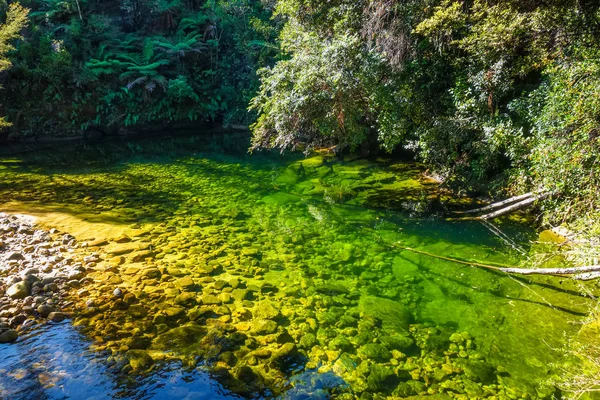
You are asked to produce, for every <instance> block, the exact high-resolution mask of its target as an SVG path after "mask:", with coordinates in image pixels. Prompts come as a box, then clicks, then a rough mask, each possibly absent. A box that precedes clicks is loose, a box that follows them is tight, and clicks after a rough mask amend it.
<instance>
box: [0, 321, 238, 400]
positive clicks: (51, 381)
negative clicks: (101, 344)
mask: <svg viewBox="0 0 600 400" xmlns="http://www.w3.org/2000/svg"><path fill="white" fill-rule="evenodd" d="M89 344H90V342H89V340H88V339H86V338H85V337H84V336H83V335H81V334H80V333H79V332H78V331H77V329H76V328H74V327H73V326H72V325H71V324H70V323H69V322H68V321H65V322H63V323H61V324H52V325H38V326H36V327H34V328H33V329H31V330H30V331H28V332H27V333H24V334H22V335H21V336H20V339H19V341H17V342H16V343H14V344H8V345H0V398H2V399H11V400H20V399H23V400H25V399H27V400H29V399H38V400H41V399H44V400H45V399H48V400H49V399H90V400H99V399H110V398H118V399H161V400H162V399H188V400H193V399H225V398H227V399H231V398H237V396H234V395H232V394H228V393H227V392H226V391H225V390H224V389H223V388H222V387H221V386H220V385H219V384H218V383H217V382H215V381H214V380H213V379H212V378H211V377H210V376H209V375H208V373H206V372H203V371H199V370H193V371H185V370H182V369H181V368H180V366H179V365H177V364H171V365H167V366H164V368H162V369H160V370H157V371H155V373H154V374H152V375H149V376H146V377H138V378H137V379H136V380H135V381H132V382H127V381H123V380H122V377H119V375H118V374H117V372H116V371H114V370H111V368H110V367H109V366H108V365H107V363H106V357H102V354H98V353H95V352H92V351H90V350H89V349H88V346H89Z"/></svg>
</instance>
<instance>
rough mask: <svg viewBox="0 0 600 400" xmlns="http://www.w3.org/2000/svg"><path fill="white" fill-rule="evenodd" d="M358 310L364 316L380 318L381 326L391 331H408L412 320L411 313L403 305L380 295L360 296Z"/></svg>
mask: <svg viewBox="0 0 600 400" xmlns="http://www.w3.org/2000/svg"><path fill="white" fill-rule="evenodd" d="M359 310H360V312H361V313H362V314H363V315H365V316H371V317H375V318H377V319H378V320H380V321H381V327H382V328H383V329H386V330H388V331H391V332H408V327H409V325H410V322H411V321H412V315H411V313H410V312H409V311H408V310H406V309H405V306H404V305H402V304H400V303H398V302H395V301H393V300H388V299H384V298H382V297H377V296H362V297H361V298H360V302H359Z"/></svg>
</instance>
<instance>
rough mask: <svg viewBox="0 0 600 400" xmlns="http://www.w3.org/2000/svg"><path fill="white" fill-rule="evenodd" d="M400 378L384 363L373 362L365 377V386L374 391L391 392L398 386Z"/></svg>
mask: <svg viewBox="0 0 600 400" xmlns="http://www.w3.org/2000/svg"><path fill="white" fill-rule="evenodd" d="M398 383H400V379H399V378H398V376H396V374H395V373H394V370H393V369H392V368H390V367H386V366H384V365H379V364H373V365H371V368H370V370H369V376H368V377H367V386H368V388H369V390H371V391H374V392H387V393H389V392H391V391H392V390H394V389H395V388H396V386H398Z"/></svg>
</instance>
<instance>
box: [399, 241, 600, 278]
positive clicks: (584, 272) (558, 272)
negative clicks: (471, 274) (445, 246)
mask: <svg viewBox="0 0 600 400" xmlns="http://www.w3.org/2000/svg"><path fill="white" fill-rule="evenodd" d="M397 247H398V248H400V249H402V250H406V251H410V252H412V253H416V254H422V255H425V256H428V257H433V258H437V259H440V260H444V261H450V262H453V263H457V264H462V265H469V266H472V267H479V268H485V269H490V270H494V271H499V272H504V273H507V274H515V275H553V276H565V275H573V278H574V279H578V280H590V279H595V278H598V277H600V265H588V266H584V267H567V268H519V267H514V266H499V265H501V264H496V265H491V264H489V263H488V264H484V263H482V262H479V261H465V260H460V259H458V258H452V257H444V256H439V255H437V254H433V253H428V252H426V251H422V250H416V249H413V248H410V247H404V246H397Z"/></svg>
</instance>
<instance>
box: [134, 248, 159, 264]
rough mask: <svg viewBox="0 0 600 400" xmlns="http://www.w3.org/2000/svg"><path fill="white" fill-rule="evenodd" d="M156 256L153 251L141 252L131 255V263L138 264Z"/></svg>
mask: <svg viewBox="0 0 600 400" xmlns="http://www.w3.org/2000/svg"><path fill="white" fill-rule="evenodd" d="M153 256H154V252H153V251H152V250H139V251H136V252H134V253H131V255H130V256H129V262H132V263H136V262H140V261H144V260H145V259H147V258H151V257H153Z"/></svg>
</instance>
